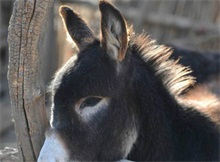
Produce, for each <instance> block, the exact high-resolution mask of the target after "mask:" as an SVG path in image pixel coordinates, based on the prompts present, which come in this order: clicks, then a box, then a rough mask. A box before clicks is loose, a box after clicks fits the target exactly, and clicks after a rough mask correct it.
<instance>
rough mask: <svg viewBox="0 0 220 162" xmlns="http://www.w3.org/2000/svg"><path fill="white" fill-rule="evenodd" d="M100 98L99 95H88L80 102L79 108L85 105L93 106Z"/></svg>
mask: <svg viewBox="0 0 220 162" xmlns="http://www.w3.org/2000/svg"><path fill="white" fill-rule="evenodd" d="M101 100H102V98H101V97H88V98H86V99H85V100H84V101H83V102H82V103H81V105H80V107H79V108H80V109H83V108H85V107H93V106H95V105H97V104H98V103H99V102H100V101H101Z"/></svg>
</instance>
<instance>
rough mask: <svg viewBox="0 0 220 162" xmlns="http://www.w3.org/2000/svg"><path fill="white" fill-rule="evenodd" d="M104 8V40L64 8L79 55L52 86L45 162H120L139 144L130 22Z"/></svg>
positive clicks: (107, 6)
mask: <svg viewBox="0 0 220 162" xmlns="http://www.w3.org/2000/svg"><path fill="white" fill-rule="evenodd" d="M99 7H100V11H101V39H100V40H99V39H97V38H96V37H95V36H94V34H93V32H92V30H91V29H90V28H89V27H88V26H87V25H86V23H85V22H84V21H83V20H82V19H81V18H80V16H79V15H78V14H77V13H75V12H74V11H73V10H71V9H70V8H69V7H67V6H61V7H60V15H61V17H62V19H63V23H64V25H65V27H66V29H67V31H68V33H69V35H70V36H71V38H72V40H73V41H74V42H75V43H76V45H77V47H78V48H79V53H78V54H77V58H71V59H70V60H69V61H68V62H67V63H66V64H65V65H64V66H63V67H62V68H61V69H60V70H59V71H58V72H57V74H56V76H55V79H54V80H53V82H52V85H51V87H52V101H53V105H52V114H51V128H50V129H49V130H48V131H47V133H46V141H45V143H44V146H43V148H42V150H41V153H40V157H39V159H38V160H39V161H48V160H51V161H56V160H58V161H70V160H120V159H123V158H126V157H127V156H128V154H129V152H130V151H131V149H132V146H133V144H134V143H135V141H136V139H137V129H138V128H137V123H136V120H135V119H136V117H135V114H136V112H134V111H135V109H134V107H135V104H134V103H133V102H132V100H133V98H132V96H133V95H132V93H133V91H132V89H131V88H130V87H131V85H130V84H131V81H132V77H131V76H130V75H129V73H130V68H131V64H129V63H128V62H129V59H127V58H126V57H128V56H129V55H130V52H129V50H128V34H127V28H126V22H125V20H124V18H123V17H122V15H121V13H120V12H119V11H118V10H117V9H116V8H115V7H113V6H112V5H111V4H109V3H108V2H106V1H100V4H99Z"/></svg>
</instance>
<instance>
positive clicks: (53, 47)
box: [0, 0, 220, 150]
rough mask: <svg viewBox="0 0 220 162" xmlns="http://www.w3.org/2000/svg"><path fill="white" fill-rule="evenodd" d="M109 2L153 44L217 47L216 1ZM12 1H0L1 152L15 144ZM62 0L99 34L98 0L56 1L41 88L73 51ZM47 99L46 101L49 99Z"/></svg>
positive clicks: (219, 7) (219, 14)
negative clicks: (10, 73)
mask: <svg viewBox="0 0 220 162" xmlns="http://www.w3.org/2000/svg"><path fill="white" fill-rule="evenodd" d="M109 1H111V2H112V3H113V4H115V5H116V6H117V8H118V9H119V10H120V11H121V12H122V14H123V15H124V16H125V18H126V20H127V21H128V24H130V25H133V26H134V30H135V32H136V33H141V32H143V31H144V32H147V33H148V34H149V35H150V37H151V38H153V39H156V40H157V42H158V44H164V43H165V44H173V45H177V46H180V47H182V48H184V49H192V50H196V51H203V52H207V54H208V53H212V52H214V53H219V51H220V1H219V0H166V1H165V0H109ZM13 3H14V0H0V150H1V149H3V148H4V147H6V146H9V147H16V139H15V133H14V127H13V120H12V116H11V108H10V100H9V93H8V83H7V66H8V43H7V32H8V24H9V19H10V16H11V13H12V9H13ZM62 4H66V5H69V6H71V7H72V8H73V9H74V10H76V11H77V12H78V13H80V14H81V16H82V17H83V18H84V19H85V21H86V22H87V23H88V24H89V25H90V27H91V28H92V29H93V30H94V32H95V33H96V34H97V35H99V26H100V20H99V19H100V12H99V10H98V0H56V2H55V4H54V7H53V9H52V12H51V14H50V16H49V19H48V21H47V24H46V29H45V33H44V35H45V38H44V53H43V56H42V73H43V78H44V83H45V89H46V88H47V86H48V85H49V83H50V81H51V79H52V77H53V74H54V73H55V71H56V70H57V69H58V68H59V67H60V66H62V65H63V64H64V63H65V62H66V61H67V60H68V58H69V57H71V56H72V55H73V54H74V53H76V52H77V49H76V47H75V46H74V45H72V44H70V43H69V42H68V41H67V39H66V32H65V30H64V28H63V24H62V21H61V18H60V16H59V13H58V9H59V6H60V5H62ZM195 61H196V60H195ZM46 102H47V105H49V104H48V102H49V100H47V101H46ZM48 107H49V106H48ZM48 110H49V108H48Z"/></svg>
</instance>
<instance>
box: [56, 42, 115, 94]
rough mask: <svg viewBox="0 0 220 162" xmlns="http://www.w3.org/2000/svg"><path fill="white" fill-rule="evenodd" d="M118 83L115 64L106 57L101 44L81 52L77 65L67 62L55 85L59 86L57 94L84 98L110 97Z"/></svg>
mask: <svg viewBox="0 0 220 162" xmlns="http://www.w3.org/2000/svg"><path fill="white" fill-rule="evenodd" d="M116 82H117V77H116V69H115V65H114V62H113V61H111V60H109V59H107V58H106V57H105V54H103V51H102V49H101V48H100V45H99V44H95V45H91V46H89V47H88V48H87V49H85V50H83V51H82V52H80V53H79V54H78V58H77V59H76V61H75V63H74V62H73V61H69V62H67V64H66V65H65V66H64V68H62V69H61V70H60V72H58V75H57V76H56V78H55V81H54V84H58V85H57V90H56V91H57V93H56V94H60V95H63V94H68V95H70V94H71V95H77V96H74V97H84V96H88V95H94V94H95V95H105V96H109V95H110V91H111V90H112V89H114V88H113V87H115V85H116ZM60 95H59V97H60Z"/></svg>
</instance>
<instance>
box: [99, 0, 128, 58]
mask: <svg viewBox="0 0 220 162" xmlns="http://www.w3.org/2000/svg"><path fill="white" fill-rule="evenodd" d="M99 9H100V11H101V32H102V47H103V48H104V50H105V51H106V52H107V54H108V55H109V56H110V58H112V59H114V60H116V61H120V62H121V61H123V59H124V58H125V54H126V51H127V47H128V38H127V29H126V22H125V20H124V18H123V16H122V15H121V13H120V12H119V11H118V10H117V9H116V8H115V7H114V6H112V5H111V4H110V3H108V2H106V1H100V3H99Z"/></svg>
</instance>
